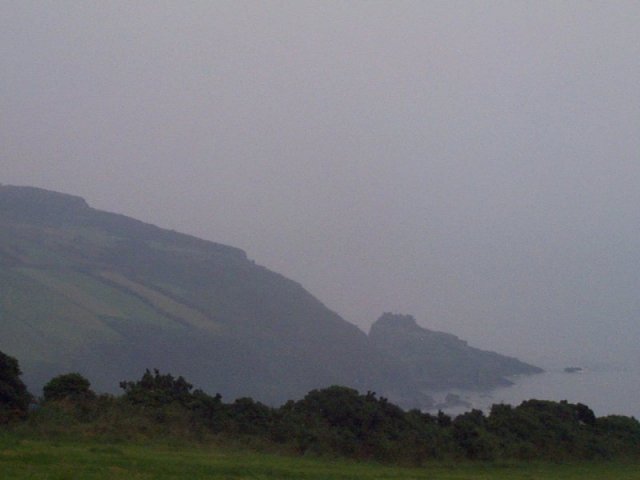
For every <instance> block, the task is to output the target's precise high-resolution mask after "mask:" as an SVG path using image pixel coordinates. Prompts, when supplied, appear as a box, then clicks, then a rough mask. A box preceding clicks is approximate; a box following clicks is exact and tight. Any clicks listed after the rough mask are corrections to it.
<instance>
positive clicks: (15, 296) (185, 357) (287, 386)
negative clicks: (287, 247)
mask: <svg viewBox="0 0 640 480" xmlns="http://www.w3.org/2000/svg"><path fill="white" fill-rule="evenodd" d="M0 351H4V352H6V353H8V354H10V355H11V356H13V357H16V358H17V359H18V360H19V361H20V364H21V366H22V370H23V371H24V373H25V375H24V378H25V380H26V381H27V382H28V383H29V386H30V388H31V389H32V390H33V391H34V392H37V391H38V389H39V388H40V387H41V386H42V384H43V383H44V382H46V381H48V380H49V379H50V378H51V377H53V376H54V375H57V374H61V373H67V372H71V371H77V372H79V373H82V374H83V375H85V376H86V377H88V378H89V379H90V380H91V382H92V383H93V385H94V387H95V388H96V389H97V390H101V391H117V389H118V384H119V382H120V381H122V380H130V379H134V378H139V376H140V375H141V374H142V372H143V371H144V370H145V369H146V368H159V369H160V370H163V371H166V372H170V373H172V374H174V375H183V376H184V377H186V378H187V379H188V380H189V381H191V382H192V383H193V384H194V385H196V386H197V387H199V388H202V389H204V390H206V391H208V392H210V393H215V392H219V393H221V394H222V395H223V396H224V397H225V398H235V397H238V396H252V397H254V398H256V399H259V400H261V401H263V402H269V403H279V402H282V401H284V400H288V399H290V398H297V397H300V396H302V395H304V394H305V393H307V392H308V391H309V390H311V389H314V388H322V387H326V386H329V385H334V384H340V385H345V386H349V387H352V388H356V389H359V390H361V391H367V390H372V391H376V392H377V393H378V394H380V395H384V396H386V397H388V398H389V399H391V400H392V401H396V402H399V403H401V404H402V405H404V406H429V398H428V397H425V396H424V395H423V394H421V393H420V392H421V390H423V389H424V387H441V386H452V385H465V386H487V385H495V384H499V383H501V382H503V381H504V379H503V377H504V376H505V375H510V374H514V373H530V372H532V371H535V367H531V366H529V365H526V364H523V363H522V362H518V361H517V360H515V359H509V358H507V357H503V356H500V355H497V354H495V353H491V352H482V351H480V350H477V349H473V348H471V347H469V346H467V344H466V342H463V341H462V340H459V339H458V338H456V337H454V336H453V335H448V334H443V333H437V332H431V331H428V330H425V329H422V328H420V327H419V326H418V325H417V324H416V323H415V320H413V318H412V317H408V316H405V317H403V316H394V315H388V314H387V315H384V316H383V317H382V318H381V319H380V320H379V321H378V322H377V323H376V324H375V325H374V326H373V328H372V330H371V334H370V335H369V336H367V335H365V334H364V333H363V332H362V331H361V330H359V329H358V328H357V327H356V326H354V325H352V324H350V323H348V322H346V321H345V320H344V319H342V318H341V317H340V316H339V315H338V314H336V313H335V312H332V311H331V310H329V309H328V308H327V307H325V306H324V305H323V304H322V303H321V302H320V301H318V300H317V299H316V298H315V297H313V295H311V294H310V293H309V292H307V291H306V290H305V289H304V288H303V287H302V286H301V285H300V284H298V283H296V282H294V281H292V280H289V279H287V278H285V277H284V276H282V275H280V274H278V273H275V272H272V271H270V270H268V269H266V268H264V267H261V266H259V265H256V264H255V263H254V262H253V261H252V260H250V259H248V258H247V256H246V254H245V252H243V251H242V250H240V249H238V248H234V247H230V246H227V245H221V244H218V243H214V242H209V241H205V240H202V239H199V238H195V237H192V236H189V235H184V234H181V233H178V232H174V231H169V230H164V229H161V228H158V227H156V226H154V225H150V224H147V223H144V222H141V221H139V220H135V219H133V218H129V217H126V216H123V215H117V214H113V213H108V212H103V211H98V210H95V209H93V208H91V207H90V206H89V205H87V203H86V202H85V201H84V200H83V199H82V198H79V197H74V196H70V195H65V194H61V193H56V192H49V191H46V190H41V189H37V188H29V187H10V186H1V185H0Z"/></svg>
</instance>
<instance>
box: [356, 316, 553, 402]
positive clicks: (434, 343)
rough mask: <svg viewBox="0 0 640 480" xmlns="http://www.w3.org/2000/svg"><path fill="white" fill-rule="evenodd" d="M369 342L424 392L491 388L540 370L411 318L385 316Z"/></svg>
mask: <svg viewBox="0 0 640 480" xmlns="http://www.w3.org/2000/svg"><path fill="white" fill-rule="evenodd" d="M369 339H370V341H371V342H372V344H373V345H374V346H375V347H376V348H378V349H380V350H381V351H383V352H385V353H386V354H388V355H390V356H392V357H393V358H395V359H396V360H398V361H400V362H401V363H402V364H403V365H404V367H405V368H406V369H407V371H408V372H409V373H410V375H411V377H412V378H413V379H414V381H415V382H416V383H418V384H419V385H420V387H421V388H424V389H427V390H441V389H447V388H451V387H461V388H475V389H477V388H492V387H496V386H500V385H508V384H509V383H510V382H509V380H508V378H507V377H508V376H511V375H522V374H532V373H539V372H541V371H542V370H541V369H539V368H537V367H534V366H533V365H528V364H526V363H524V362H521V361H520V360H518V359H516V358H512V357H507V356H504V355H499V354H497V353H495V352H489V351H484V350H480V349H477V348H474V347H470V346H469V345H468V344H467V342H466V341H464V340H461V339H459V338H458V337H456V336H455V335H451V334H448V333H442V332H435V331H432V330H428V329H426V328H422V327H420V326H419V325H418V324H417V323H416V321H415V319H414V318H413V317H412V316H410V315H394V314H391V313H385V314H384V315H382V316H381V317H380V318H379V319H378V321H376V323H374V324H373V326H372V327H371V331H370V333H369Z"/></svg>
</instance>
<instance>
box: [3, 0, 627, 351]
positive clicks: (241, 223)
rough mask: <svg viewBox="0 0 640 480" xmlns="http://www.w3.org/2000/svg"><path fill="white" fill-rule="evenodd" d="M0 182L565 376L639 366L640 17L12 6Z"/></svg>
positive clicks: (455, 6) (503, 11)
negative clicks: (114, 216)
mask: <svg viewBox="0 0 640 480" xmlns="http://www.w3.org/2000/svg"><path fill="white" fill-rule="evenodd" d="M0 72H1V73H0V142H1V145H2V150H1V151H0V182H2V183H5V184H17V185H33V186H39V187H44V188H48V189H53V190H59V191H64V192H68V193H73V194H77V195H81V196H83V197H85V198H86V199H87V201H88V202H89V203H90V204H91V205H92V206H94V207H97V208H100V209H104V210H109V211H115V212H119V213H124V214H127V215H131V216H134V217H137V218H140V219H142V220H145V221H148V222H151V223H155V224H158V225H160V226H163V227H168V228H172V229H176V230H180V231H184V232H187V233H191V234H195V235H198V236H201V237H204V238H207V239H210V240H214V241H218V242H222V243H228V244H231V245H234V246H237V247H241V248H244V249H245V250H246V251H247V253H248V255H249V256H250V257H251V258H253V259H255V260H256V261H257V262H258V263H260V264H263V265H266V266H267V267H269V268H272V269H274V270H276V271H279V272H281V273H283V274H285V275H287V276H289V277H291V278H293V279H295V280H297V281H299V282H301V283H302V284H303V285H304V286H305V287H307V289H309V290H310V291H311V292H312V293H313V294H315V295H316V296H317V297H319V298H320V299H321V300H322V301H323V302H324V303H325V304H327V305H328V306H329V307H330V308H332V309H333V310H336V311H337V312H339V313H340V314H342V315H343V316H344V317H345V318H346V319H347V320H350V321H352V322H354V323H356V324H358V325H360V326H362V327H363V328H365V329H366V328H367V327H368V325H369V324H370V323H371V322H372V321H374V320H375V319H376V318H377V317H378V316H379V315H380V314H381V313H382V312H383V311H396V312H402V313H411V314H413V315H415V316H416V318H417V319H418V321H419V322H420V323H421V324H422V325H425V326H427V327H430V328H436V329H440V330H445V331H449V332H452V333H455V334H458V335H460V336H462V337H464V338H467V339H468V340H470V341H471V343H472V344H476V345H479V346H482V347H485V348H491V349H496V350H499V351H501V352H503V353H508V354H514V355H519V356H521V357H523V358H525V359H528V360H531V361H537V362H541V361H542V362H545V361H547V360H549V359H554V360H556V361H558V362H560V363H562V362H567V363H570V362H578V361H579V362H581V361H584V359H587V358H588V359H595V360H603V361H619V360H625V361H634V362H638V361H640V348H639V347H638V345H640V296H639V295H638V294H639V286H640V158H639V152H640V2H638V1H628V2H624V1H618V2H604V1H602V2H587V1H582V0H581V1H575V2H560V1H555V0H554V1H550V2H543V1H530V2H522V1H512V0H509V1H504V2H501V1H491V2H489V1H476V2H472V1H468V2H454V1H442V2H435V1H432V2H428V1H424V2H422V1H421V2H402V1H393V2H391V1H389V2H376V1H366V2H364V1H363V2H357V1H350V2H329V1H327V2H304V1H289V2H241V1H237V0H234V1H231V2H210V1H206V2H204V1H202V2H183V1H180V2H177V1H176V2H157V1H137V2H132V1H130V0H127V1H123V2H116V1H108V2H104V1H93V2H90V1H83V2H75V1H37V2H29V1H25V0H18V1H8V0H5V1H3V2H2V3H1V4H0Z"/></svg>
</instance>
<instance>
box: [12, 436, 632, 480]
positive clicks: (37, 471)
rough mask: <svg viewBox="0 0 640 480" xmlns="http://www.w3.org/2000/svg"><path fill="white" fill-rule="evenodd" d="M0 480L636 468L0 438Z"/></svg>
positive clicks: (585, 476)
mask: <svg viewBox="0 0 640 480" xmlns="http://www.w3.org/2000/svg"><path fill="white" fill-rule="evenodd" d="M0 478H2V479H47V480H49V479H51V480H66V479H83V480H84V479H89V480H91V479H105V480H106V479H109V480H111V479H124V478H126V479H229V480H240V479H242V480H244V479H253V480H276V479H277V480H280V479H300V480H304V479H309V480H316V479H317V480H334V479H335V480H347V479H363V480H367V479H389V480H394V479H406V480H418V479H429V480H463V479H479V480H484V479H497V480H500V479H505V480H506V479H509V480H520V479H522V480H525V479H526V480H546V479H549V480H552V479H553V480H564V479H566V480H569V479H576V480H578V479H580V480H589V479H594V480H595V479H598V480H600V479H616V480H630V479H640V464H626V463H606V462H603V463H571V464H551V463H524V462H520V463H503V464H484V463H468V462H465V463H461V464H455V463H433V464H430V465H428V466H426V467H421V468H399V467H389V466H381V465H376V464H371V463H358V462H352V461H343V460H326V459H317V458H300V457H287V456H280V455H273V454H262V453H255V452H248V451H241V450H235V451H234V450H228V449H226V448H221V447H214V446H206V447H204V446H199V447H172V446H167V445H144V444H132V443H104V442H98V441H83V442H75V441H69V440H53V441H50V440H40V439H28V438H20V437H16V436H13V435H0Z"/></svg>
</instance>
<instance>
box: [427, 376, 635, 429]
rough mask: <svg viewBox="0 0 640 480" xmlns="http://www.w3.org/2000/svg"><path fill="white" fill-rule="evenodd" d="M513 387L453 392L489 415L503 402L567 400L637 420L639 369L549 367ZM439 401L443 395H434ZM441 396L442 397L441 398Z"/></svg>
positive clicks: (600, 413)
mask: <svg viewBox="0 0 640 480" xmlns="http://www.w3.org/2000/svg"><path fill="white" fill-rule="evenodd" d="M511 381H513V382H514V385H512V386H510V387H503V388H498V389H495V390H490V391H487V392H470V391H464V390H452V391H451V392H450V393H455V394H457V395H459V396H460V398H461V399H462V400H464V401H466V402H468V403H470V404H471V405H472V407H471V408H477V409H481V410H483V411H485V412H489V409H490V408H491V405H493V404H496V403H506V404H511V405H519V404H520V403H521V402H522V401H524V400H529V399H531V398H536V399H541V400H555V401H560V400H568V401H569V402H571V403H578V402H580V403H583V404H585V405H588V406H589V407H590V408H591V409H592V410H593V411H594V412H595V414H596V415H597V416H604V415H614V414H615V415H627V416H633V417H635V418H640V370H638V369H637V368H629V367H625V366H594V367H592V368H587V367H584V368H583V370H582V371H581V372H578V373H567V372H565V371H564V368H549V369H547V370H546V371H545V372H544V373H541V374H538V375H531V376H523V377H516V378H512V379H511ZM434 397H435V398H436V400H438V401H441V400H442V399H443V398H444V394H442V395H434ZM441 397H442V398H441ZM469 409H470V408H468V407H467V408H451V409H445V410H444V411H445V412H446V413H449V414H453V415H456V414H459V413H462V412H464V411H467V410H469Z"/></svg>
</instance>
